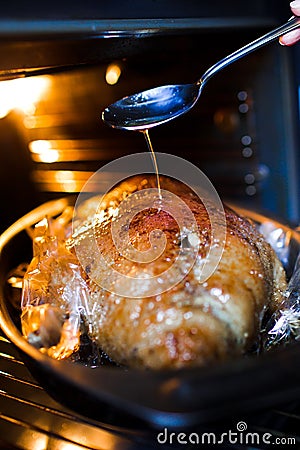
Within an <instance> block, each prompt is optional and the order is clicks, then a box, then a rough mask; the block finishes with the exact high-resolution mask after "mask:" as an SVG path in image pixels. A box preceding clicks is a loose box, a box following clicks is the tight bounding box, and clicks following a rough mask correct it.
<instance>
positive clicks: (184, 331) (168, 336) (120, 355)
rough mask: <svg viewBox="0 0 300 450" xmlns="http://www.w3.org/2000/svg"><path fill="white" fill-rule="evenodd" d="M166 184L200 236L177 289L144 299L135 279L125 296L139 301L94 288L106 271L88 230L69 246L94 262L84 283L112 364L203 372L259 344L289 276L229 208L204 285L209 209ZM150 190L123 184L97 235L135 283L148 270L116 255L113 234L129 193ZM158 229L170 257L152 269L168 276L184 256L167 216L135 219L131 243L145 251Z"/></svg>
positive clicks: (143, 184)
mask: <svg viewBox="0 0 300 450" xmlns="http://www.w3.org/2000/svg"><path fill="white" fill-rule="evenodd" d="M161 184H162V188H163V189H166V190H168V191H171V192H173V193H175V194H176V195H178V196H180V198H181V199H182V200H184V202H185V203H186V204H187V205H188V207H189V208H190V209H191V210H192V211H193V214H194V216H195V218H196V221H197V224H198V227H199V232H200V236H201V238H200V247H199V255H198V258H197V261H196V263H195V265H194V266H193V268H192V270H190V272H189V273H188V274H187V275H186V276H185V278H184V279H183V280H182V281H181V282H180V283H179V284H177V285H176V286H175V287H173V288H172V289H170V290H168V291H166V292H163V293H162V294H161V295H156V296H152V297H146V298H143V292H142V291H141V292H137V290H138V289H140V288H139V286H137V285H135V281H134V279H132V280H131V281H130V284H128V286H125V287H124V288H125V289H128V291H127V292H134V293H135V294H137V295H138V294H140V296H141V298H138V299H136V298H135V299H133V298H126V297H118V296H116V295H114V294H111V293H110V292H108V291H106V290H103V289H102V288H100V287H99V285H98V284H97V283H95V282H94V281H93V279H95V277H96V278H97V280H98V281H99V282H100V284H101V279H102V278H103V277H105V276H106V272H105V268H104V267H102V266H101V263H100V262H99V258H97V253H95V250H94V249H93V248H92V246H91V239H90V237H91V231H90V229H89V228H88V227H86V228H84V229H83V231H82V232H81V231H80V230H79V231H78V233H77V236H76V237H75V238H74V239H73V240H72V241H70V242H69V243H68V245H69V248H70V250H71V251H73V252H74V253H75V245H76V246H79V247H80V251H81V252H83V253H84V254H85V257H86V258H87V260H88V261H89V264H88V265H87V267H86V272H88V273H87V274H86V275H85V276H86V277H87V280H88V282H89V288H90V291H91V295H90V300H89V302H90V305H89V307H90V311H92V316H93V325H94V337H95V338H96V339H97V341H98V343H99V345H100V346H101V348H102V349H103V350H104V351H105V352H106V353H107V354H108V355H109V356H110V357H111V358H112V359H114V360H115V361H117V362H119V363H121V364H125V365H128V366H131V367H143V368H152V369H166V368H183V367H192V366H202V365H206V364H209V363H214V362H217V361H222V360H225V359H228V358H231V357H234V356H236V355H241V354H244V353H245V352H247V351H248V350H249V349H251V348H252V347H253V345H255V344H256V343H257V342H258V337H259V330H260V325H261V320H262V317H263V315H264V313H265V311H266V310H267V309H270V310H274V309H276V308H277V307H278V304H279V301H280V298H281V293H282V291H283V290H284V289H285V288H286V281H285V274H284V271H283V268H282V266H281V264H280V262H279V260H278V259H277V257H276V255H275V253H274V251H273V250H272V249H271V247H270V246H269V244H267V243H266V242H265V240H264V239H263V238H262V236H261V235H260V234H259V233H258V232H257V230H256V229H255V227H254V226H253V225H252V224H251V223H250V222H249V221H248V220H246V219H244V218H242V217H240V216H238V215H237V214H236V213H235V212H233V211H232V210H231V209H229V208H225V212H226V221H227V232H226V243H225V248H224V252H223V256H222V259H221V261H220V263H219V265H218V267H217V270H216V271H215V272H214V274H213V275H212V276H211V277H210V278H209V279H208V280H207V281H206V282H204V283H200V282H199V263H200V262H201V258H203V257H205V255H206V254H207V247H208V245H209V244H210V229H211V228H210V221H209V218H208V215H207V212H206V209H205V207H204V205H203V204H202V202H201V201H200V200H199V198H198V197H197V196H196V194H195V193H194V192H193V191H191V190H190V189H189V188H187V187H186V186H184V185H182V184H181V183H180V182H178V181H174V180H171V179H168V178H166V177H161ZM149 187H156V180H155V178H154V177H153V176H147V177H143V176H137V177H133V178H132V179H129V180H127V181H125V182H123V183H121V184H120V185H119V186H118V187H117V188H115V189H114V190H112V191H111V192H110V193H109V194H107V195H106V197H105V198H104V200H103V201H102V208H103V209H104V211H105V214H104V215H103V217H102V220H101V221H100V222H99V223H96V224H94V229H93V230H94V232H95V235H96V239H97V244H98V246H99V249H100V251H101V252H102V253H103V254H104V255H106V256H109V257H110V258H111V259H112V265H113V266H115V267H116V268H118V270H120V271H122V272H123V273H125V274H128V273H130V274H131V275H132V276H134V275H136V274H138V273H140V272H141V270H142V265H141V264H140V263H134V262H132V261H128V260H126V258H124V257H122V256H121V255H120V254H119V253H118V251H117V250H116V249H115V246H114V243H113V241H112V238H111V234H110V226H111V222H112V220H113V217H114V214H116V208H117V207H118V205H119V203H120V202H121V201H122V200H123V199H124V198H125V197H126V196H127V195H129V194H130V193H132V192H135V191H139V190H141V189H144V188H149ZM87 211H89V208H88V206H86V211H85V209H84V208H83V209H82V211H81V214H82V215H83V217H82V220H84V215H85V214H86V212H87ZM156 228H160V229H161V230H163V231H164V233H165V234H166V236H167V238H168V242H167V246H166V251H165V252H164V254H163V255H162V256H161V257H159V258H158V259H156V260H155V261H154V262H151V263H149V266H148V270H150V272H151V273H152V274H154V275H156V274H157V273H162V272H163V271H164V270H166V268H168V267H169V266H170V264H172V263H173V261H174V257H176V254H177V253H178V247H179V243H180V241H179V237H178V226H177V224H176V222H175V221H174V219H173V218H172V217H170V215H169V214H167V213H166V212H164V211H160V212H158V211H152V210H148V211H144V212H141V213H139V214H137V215H136V216H135V217H134V220H133V221H132V224H131V227H130V237H131V239H132V242H134V243H135V246H136V247H137V248H138V249H142V250H145V249H147V248H148V246H149V241H148V236H149V232H150V231H151V230H153V229H156ZM184 264H185V261H182V265H183V266H184ZM183 270H184V268H183ZM89 277H91V279H89ZM112 283H113V280H112Z"/></svg>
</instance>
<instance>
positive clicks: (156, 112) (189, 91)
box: [103, 83, 201, 131]
mask: <svg viewBox="0 0 300 450" xmlns="http://www.w3.org/2000/svg"><path fill="white" fill-rule="evenodd" d="M200 91H201V83H194V84H178V85H167V86H159V87H156V88H153V89H149V90H147V91H144V92H140V93H138V94H133V95H131V96H129V97H124V98H122V99H121V100H119V101H117V102H116V103H114V104H112V105H110V106H109V107H108V108H106V109H105V111H104V113H103V120H104V121H105V122H106V123H108V124H109V125H110V126H111V127H113V128H118V129H123V130H139V131H141V130H147V129H149V128H152V127H154V126H156V125H158V124H162V123H165V122H168V121H169V120H172V119H175V117H178V116H180V115H181V114H183V113H185V112H187V111H189V110H190V109H191V108H192V107H193V106H194V104H195V103H196V102H197V100H198V98H199V95H200Z"/></svg>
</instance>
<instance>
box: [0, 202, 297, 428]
mask: <svg viewBox="0 0 300 450" xmlns="http://www.w3.org/2000/svg"><path fill="white" fill-rule="evenodd" d="M72 201H73V200H72V199H71V198H70V199H68V198H63V199H59V200H54V201H51V202H48V203H47V204H44V205H42V206H41V207H39V208H37V209H35V210H34V211H32V212H30V213H29V214H27V215H26V216H24V217H22V218H21V219H20V220H18V221H17V222H16V223H15V224H13V225H12V226H11V227H10V228H8V229H7V230H6V231H5V232H4V233H3V234H2V236H1V238H0V243H1V247H0V250H1V261H0V264H1V280H0V326H1V328H2V330H3V332H4V333H5V334H6V336H7V337H8V339H10V340H11V342H12V343H13V344H14V345H15V346H16V347H17V349H18V350H19V352H20V355H21V357H22V359H23V361H24V362H25V364H26V365H27V366H28V368H29V369H30V371H31V372H32V374H33V376H34V377H35V378H36V379H37V381H38V382H39V383H40V384H41V385H42V387H44V388H45V390H46V391H48V393H49V394H50V395H51V396H52V397H54V398H55V399H56V400H58V401H59V402H60V403H61V404H63V405H65V406H67V407H69V408H71V409H73V410H74V411H76V412H79V413H80V414H83V415H86V416H88V417H90V418H93V419H95V420H99V421H101V422H102V423H103V422H104V421H106V422H109V420H110V417H111V415H112V414H113V416H114V423H116V417H120V423H124V417H126V418H127V421H129V422H130V423H134V424H135V426H140V427H146V426H147V427H162V426H166V427H169V428H174V429H175V428H178V427H180V428H181V429H182V428H183V427H193V426H206V425H208V424H212V423H215V422H217V421H222V420H226V418H228V417H241V414H243V415H246V414H249V413H253V412H256V411H261V410H264V409H268V408H273V407H277V406H279V405H280V404H283V403H287V402H290V401H295V400H300V343H295V344H292V345H289V346H286V347H284V348H278V349H276V350H274V351H272V352H269V353H267V354H265V355H261V356H259V357H257V356H250V357H247V358H243V359H239V360H233V361H229V362H228V363H226V364H221V365H217V366H215V367H210V368H205V369H192V370H180V371H162V372H152V371H142V370H124V369H121V368H119V367H109V366H106V365H103V366H101V367H98V368H94V369H92V368H89V367H86V366H84V365H81V364H78V363H72V362H67V361H56V360H54V359H51V358H50V357H48V356H46V355H43V354H42V353H41V352H40V351H39V350H37V349H36V348H34V347H33V346H31V345H30V344H29V343H28V342H27V341H26V340H25V339H24V337H23V336H22V334H21V332H20V319H19V311H18V309H17V308H16V301H17V300H16V294H15V293H14V294H12V292H11V288H10V287H9V286H8V284H7V276H8V274H9V272H10V271H11V270H12V269H13V268H15V267H17V266H18V265H19V264H20V263H23V262H29V261H30V259H31V255H32V253H31V241H30V238H29V237H28V234H27V233H26V231H25V229H26V228H27V227H29V226H31V225H33V224H34V223H36V222H37V221H38V220H40V219H41V218H42V217H44V214H45V210H46V212H47V214H49V215H50V216H51V215H52V216H54V215H56V214H59V213H60V212H61V211H63V210H64V208H65V207H66V206H67V205H68V204H69V203H70V202H72ZM242 212H244V213H245V214H247V215H248V216H249V217H250V218H252V219H253V220H255V221H259V222H262V221H264V220H267V219H266V218H265V216H263V215H260V214H257V213H253V212H250V211H246V210H244V211H242ZM268 220H269V219H268ZM275 224H278V223H277V222H275ZM278 226H281V227H282V228H283V229H286V226H285V225H281V224H278ZM290 231H291V233H292V236H293V237H292V246H293V249H292V251H291V256H290V258H291V261H290V263H291V264H293V260H295V258H296V255H297V253H298V249H299V246H300V237H299V235H298V233H297V232H296V231H293V230H290Z"/></svg>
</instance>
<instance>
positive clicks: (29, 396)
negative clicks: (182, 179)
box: [0, 1, 300, 449]
mask: <svg viewBox="0 0 300 450" xmlns="http://www.w3.org/2000/svg"><path fill="white" fill-rule="evenodd" d="M17 3H18V2H17ZM19 3H21V2H19ZM143 3H144V5H143V6H141V2H135V1H134V2H132V5H130V8H129V9H128V8H127V7H126V8H125V5H122V2H119V3H118V4H116V3H115V2H107V4H106V5H105V6H104V5H102V6H101V8H102V10H101V11H100V10H99V6H98V7H96V6H95V4H94V3H93V2H91V1H88V2H85V7H84V8H83V6H80V5H79V4H76V5H73V3H72V5H71V2H68V1H64V2H57V1H54V2H52V8H51V11H50V10H45V8H43V7H42V6H41V4H40V3H38V2H31V5H30V7H29V8H28V7H27V8H26V9H25V8H23V9H22V5H17V6H19V8H18V13H17V17H15V16H16V13H15V12H14V11H13V10H12V5H9V4H7V5H5V7H3V11H2V13H1V14H2V16H1V23H2V25H3V27H2V32H1V33H2V38H1V40H0V48H1V54H2V56H1V62H0V78H1V80H2V81H1V82H0V92H1V95H0V98H1V102H0V158H1V161H0V183H1V192H2V208H1V212H0V219H1V221H0V231H1V232H2V231H4V230H5V229H6V228H7V227H8V226H9V225H10V224H11V223H13V222H14V221H15V220H17V219H18V218H19V217H21V216H22V215H23V214H25V213H27V212H28V211H30V210H31V209H32V208H34V207H35V206H37V205H39V204H41V203H43V202H45V201H47V200H52V199H55V198H59V197H62V196H65V195H74V194H75V195H76V194H77V193H79V192H80V190H81V189H82V187H83V186H84V184H85V182H86V181H87V180H88V179H89V177H90V176H91V174H92V173H93V172H94V171H95V170H97V169H99V168H100V167H103V166H105V164H106V163H108V162H109V161H112V160H115V159H116V158H118V157H121V156H125V155H127V154H132V153H139V152H145V151H147V148H146V143H145V141H144V138H143V136H142V134H141V133H134V132H123V131H118V130H114V129H111V128H108V127H107V126H106V125H105V124H104V123H103V122H102V121H101V111H102V110H103V109H104V108H105V107H106V106H107V105H109V104H110V103H112V102H114V101H116V100H118V99H119V98H121V97H124V96H125V95H128V94H131V93H134V92H139V91H141V90H144V89H148V88H151V87H155V86H158V85H161V84H172V83H176V84H177V83H188V82H192V81H194V80H197V79H198V78H199V77H200V76H201V74H202V73H204V72H205V70H206V69H207V68H209V67H210V66H211V65H212V64H214V63H215V62H216V61H218V60H219V59H221V58H222V57H224V56H226V55H227V54H229V53H230V52H231V51H234V50H235V49H236V48H238V47H240V46H242V45H244V44H246V43H248V42H249V41H250V40H252V39H255V38H256V37H258V36H259V35H261V34H263V33H265V32H266V31H268V30H269V29H271V28H272V27H275V26H277V25H279V24H280V23H281V22H283V21H284V20H286V19H287V18H288V17H289V9H288V5H285V7H284V6H283V5H282V2H279V1H276V2H268V1H265V2H259V1H253V2H252V4H251V5H243V9H244V10H243V12H242V14H241V13H240V12H239V8H240V2H235V1H232V2H229V5H227V8H226V10H225V8H224V5H223V4H222V2H220V1H219V2H217V3H216V2H214V5H213V6H210V5H209V4H208V2H205V5H204V4H203V3H202V2H201V3H202V6H200V5H199V2H196V1H192V2H190V4H189V5H184V6H185V8H183V5H182V2H171V3H172V4H171V5H170V2H167V1H166V2H153V1H146V2H143ZM154 3H155V5H154ZM116 6H117V7H116ZM170 8H171V10H172V15H173V17H174V21H173V22H170V21H169V20H168V19H169V16H170ZM218 9H219V11H220V13H219V14H216V10H218ZM71 10H72V14H71V13H70V11H71ZM108 32H109V33H108ZM298 54H299V48H298V47H295V48H282V47H281V46H279V45H278V44H277V43H273V44H271V45H269V46H268V47H265V48H263V49H261V50H259V51H257V52H255V53H253V54H251V55H250V56H248V57H247V58H245V59H244V60H240V61H239V62H237V63H235V64H234V65H232V66H230V67H228V68H227V69H225V70H224V71H223V72H221V73H219V74H218V75H217V76H215V77H214V78H213V79H212V80H210V81H209V83H208V84H207V86H206V87H205V89H204V91H203V93H202V95H201V98H200V100H199V102H198V103H197V105H196V106H195V107H194V109H193V110H192V111H191V112H189V113H188V114H186V115H185V116H183V117H182V118H180V119H177V120H176V121H174V122H170V123H168V124H165V125H163V126H161V127H158V128H155V129H153V130H152V131H151V138H152V141H153V146H154V149H155V150H157V151H159V152H165V153H170V154H175V155H178V156H181V157H183V158H185V159H188V160H189V161H191V162H192V163H194V164H195V165H197V166H198V167H199V168H200V169H201V170H202V171H203V172H204V173H205V174H206V175H207V176H208V177H209V178H210V180H211V181H212V182H213V184H214V186H215V188H216V189H217V191H218V193H219V195H220V197H221V198H222V199H223V200H225V201H229V202H231V203H236V204H239V205H242V206H243V207H246V208H249V209H254V210H256V211H262V212H264V213H266V214H268V215H271V216H275V217H278V218H280V219H282V220H283V221H287V222H289V223H290V224H292V226H297V225H298V224H299V223H300V209H299V208H300V205H299V189H300V180H299V175H298V174H299V139H300V136H299V101H298V95H299V93H298V86H299V83H300V71H299V67H298V65H297V56H299V55H298ZM0 345H1V360H0V362H1V366H2V371H1V377H2V379H3V388H2V389H3V392H2V391H1V392H2V394H3V395H2V394H1V395H2V396H3V398H4V400H5V405H6V409H5V411H4V413H3V414H2V416H1V418H0V419H1V423H2V425H3V426H5V427H8V428H9V432H8V433H7V435H6V437H5V439H4V444H3V448H8V447H5V445H6V446H8V445H12V446H13V445H14V444H15V442H14V435H15V433H16V430H18V432H19V434H20V436H19V439H20V442H21V440H22V436H23V437H24V436H25V437H24V441H23V443H24V442H25V443H26V436H27V439H28V436H29V435H30V436H34V435H35V436H36V437H37V438H39V439H40V442H42V440H43V439H44V440H45V442H46V439H48V440H49V442H50V444H48V445H53V448H63V447H59V445H63V444H65V445H67V444H70V445H71V444H72V445H75V446H76V448H81V446H82V448H101V447H99V442H101V443H102V444H103V442H106V443H107V445H108V444H109V443H110V444H111V448H122V449H125V448H132V449H133V448H140V445H143V448H147V443H148V442H149V435H148V432H147V433H145V434H143V433H142V434H141V433H140V432H139V431H137V430H134V432H132V429H131V428H130V427H125V429H124V428H123V429H121V428H118V426H117V425H116V424H114V418H113V412H111V411H108V415H109V414H111V417H110V418H109V419H108V422H109V420H111V423H110V424H109V425H107V423H103V424H101V426H100V427H99V423H94V422H93V421H91V420H89V419H87V418H85V417H81V416H79V415H77V414H75V413H73V412H70V411H65V410H64V409H63V408H62V407H61V406H60V405H58V404H56V403H55V402H54V401H53V400H52V399H50V397H48V396H47V394H45V393H44V392H43V391H42V390H41V389H40V387H39V386H38V385H37V384H36V382H35V380H33V379H32V377H31V375H29V374H28V372H27V369H26V368H25V367H24V366H23V364H22V362H21V361H20V358H19V356H18V354H17V353H16V352H15V349H14V348H13V346H12V345H11V344H10V343H9V342H8V341H7V340H6V338H4V337H3V338H2V337H1V338H0ZM16 409H17V410H19V411H20V414H18V415H16V414H15V412H14V411H16ZM299 412H300V410H299V402H298V401H296V400H295V402H293V403H289V404H288V405H283V406H282V405H280V408H278V409H277V410H276V411H275V410H273V409H272V410H268V411H266V412H264V413H262V414H261V415H259V416H257V417H255V418H254V417H252V416H250V417H249V418H247V420H249V423H250V424H251V426H252V427H253V429H256V430H270V429H272V430H273V432H274V433H277V435H278V436H281V435H293V436H296V435H297V430H298V425H299ZM27 414H29V416H28V417H29V418H27V419H26V420H25V418H26V415H27ZM38 417H39V418H38ZM30 418H32V420H30ZM33 423H34V424H35V425H33ZM45 424H46V425H45ZM79 425H80V429H81V430H82V433H83V434H84V433H85V436H86V437H85V440H84V441H83V440H82V438H81V437H82V435H83V434H82V435H81V437H79V434H80V433H78V437H74V436H75V435H73V433H74V429H75V428H77V426H79ZM25 431H26V432H25ZM77 431H78V430H77ZM26 433H27V434H26ZM298 434H299V433H298ZM45 436H46V437H45ZM114 439H115V440H114ZM151 439H152V438H151ZM151 439H150V441H151ZM297 439H299V437H298V438H297ZM60 441H62V442H63V444H62V443H61V442H60ZM27 442H29V441H27ZM30 442H33V440H32V441H30ZM51 442H52V444H51ZM0 443H1V442H0ZM141 443H142V444H141ZM102 444H101V445H102ZM24 445H25V444H24ZM55 445H56V447H55ZM103 445H104V444H103ZM113 445H114V446H113ZM118 446H119V447H118ZM12 448H14V447H12ZM49 448H52V447H49Z"/></svg>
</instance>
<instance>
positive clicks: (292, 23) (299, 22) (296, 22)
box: [198, 16, 300, 85]
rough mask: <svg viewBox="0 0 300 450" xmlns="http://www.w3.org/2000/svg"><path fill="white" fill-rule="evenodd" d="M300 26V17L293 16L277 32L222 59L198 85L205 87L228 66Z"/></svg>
mask: <svg viewBox="0 0 300 450" xmlns="http://www.w3.org/2000/svg"><path fill="white" fill-rule="evenodd" d="M299 26H300V17H296V16H292V17H291V18H290V19H289V20H288V21H287V22H286V23H285V24H283V25H281V26H280V27H278V28H275V30H272V31H270V32H269V33H267V34H265V35H264V36H261V37H260V38H258V39H256V40H255V41H252V42H250V43H249V44H247V45H245V46H244V47H242V48H240V49H239V50H236V51H235V52H233V53H231V54H230V55H228V56H226V57H225V58H223V59H221V60H220V61H219V62H217V63H216V64H215V65H213V66H212V67H210V68H209V69H208V70H207V71H206V72H205V73H204V75H202V77H201V78H200V80H199V81H198V84H201V85H203V84H204V83H206V82H207V81H208V80H209V78H211V77H212V76H213V75H214V74H215V73H217V72H218V71H219V70H221V69H224V68H225V67H226V66H228V65H229V64H231V63H232V62H234V61H237V60H238V59H240V58H242V57H243V56H246V55H248V54H249V53H251V52H253V50H256V49H258V48H260V47H263V46H264V45H266V44H268V43H269V42H272V41H274V40H275V39H277V38H279V37H280V36H282V35H283V34H285V33H288V32H289V31H292V30H294V29H295V28H298V27H299Z"/></svg>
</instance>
